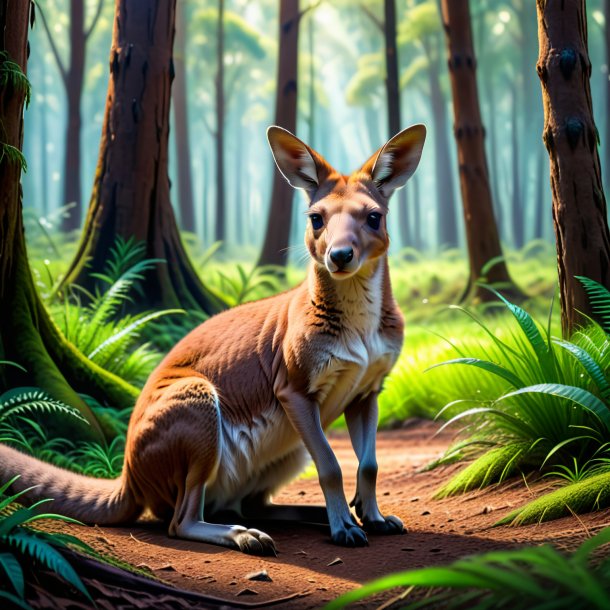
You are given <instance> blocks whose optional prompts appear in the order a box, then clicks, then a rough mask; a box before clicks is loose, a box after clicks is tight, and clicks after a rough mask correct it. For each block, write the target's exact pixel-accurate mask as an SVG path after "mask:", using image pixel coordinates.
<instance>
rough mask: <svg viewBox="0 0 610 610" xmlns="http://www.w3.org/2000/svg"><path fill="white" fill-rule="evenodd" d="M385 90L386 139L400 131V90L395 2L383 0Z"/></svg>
mask: <svg viewBox="0 0 610 610" xmlns="http://www.w3.org/2000/svg"><path fill="white" fill-rule="evenodd" d="M383 9H384V28H383V31H384V36H385V69H386V77H385V88H386V95H387V104H388V138H391V137H392V136H395V135H396V134H397V133H398V132H399V131H400V90H399V87H398V53H397V52H396V0H384V2H383Z"/></svg>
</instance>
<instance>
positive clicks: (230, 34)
mask: <svg viewBox="0 0 610 610" xmlns="http://www.w3.org/2000/svg"><path fill="white" fill-rule="evenodd" d="M192 23H193V26H194V27H195V28H196V31H197V34H196V35H195V36H194V42H195V43H196V44H199V45H201V46H203V47H204V48H207V50H208V52H209V54H212V55H213V53H214V52H215V48H216V47H215V45H216V36H217V30H218V10H217V9H215V8H206V9H202V10H200V11H198V12H197V13H196V14H195V16H194V18H193V22H192ZM223 28H224V36H225V47H226V49H227V51H228V52H229V53H240V52H241V53H246V54H248V55H250V56H251V57H253V58H255V59H262V58H263V57H264V56H265V46H264V44H263V39H262V36H261V34H260V33H259V32H258V31H257V30H256V29H254V28H253V27H252V26H251V25H250V24H249V23H248V22H247V21H246V20H245V19H244V18H243V17H242V16H241V15H238V14H237V13H235V12H233V11H224V19H223Z"/></svg>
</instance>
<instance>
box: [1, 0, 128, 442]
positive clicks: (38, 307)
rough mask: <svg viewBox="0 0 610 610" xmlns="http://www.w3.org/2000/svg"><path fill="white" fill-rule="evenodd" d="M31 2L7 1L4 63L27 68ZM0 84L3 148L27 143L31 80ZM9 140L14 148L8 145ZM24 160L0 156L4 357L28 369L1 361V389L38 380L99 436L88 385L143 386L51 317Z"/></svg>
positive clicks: (71, 429)
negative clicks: (85, 352)
mask: <svg viewBox="0 0 610 610" xmlns="http://www.w3.org/2000/svg"><path fill="white" fill-rule="evenodd" d="M31 7H32V3H30V2H25V1H23V0H21V1H19V2H17V1H12V2H3V3H0V32H1V33H2V36H0V45H1V46H0V52H1V53H2V55H0V69H1V68H2V67H3V66H2V65H1V64H3V63H6V62H7V61H12V62H15V63H16V64H17V65H18V66H19V67H20V69H21V71H22V73H23V75H25V72H26V67H27V55H28V51H27V49H28V23H29V19H30V11H31V10H33V8H31ZM18 82H19V84H18V86H10V87H2V88H0V124H1V125H2V127H3V129H2V140H3V141H2V142H0V146H1V147H2V149H3V152H4V153H6V151H7V150H12V151H20V150H21V148H22V144H23V108H24V102H25V99H26V92H27V89H28V87H29V84H28V85H27V86H25V85H24V82H23V80H21V79H20V80H19V81H18ZM7 147H10V148H7ZM21 169H22V165H21V163H20V162H19V161H18V160H16V159H15V158H14V156H13V155H7V154H3V155H2V157H1V159H0V319H1V320H2V324H1V325H0V360H9V361H12V362H15V363H17V364H19V365H21V366H22V367H23V368H24V369H25V370H24V371H21V370H18V369H16V368H14V367H10V368H8V367H7V365H3V366H0V391H5V390H7V389H9V388H11V387H17V386H35V387H39V388H41V389H42V390H44V391H45V392H47V393H48V394H49V395H51V396H52V397H53V398H56V399H58V400H61V401H63V402H65V403H66V404H69V405H72V406H73V407H75V408H77V409H78V410H79V411H80V412H81V414H82V415H83V416H84V417H85V418H86V419H87V421H88V422H89V423H90V424H91V425H90V426H84V425H82V424H81V423H80V422H78V420H76V419H74V418H62V420H61V428H62V433H63V434H64V435H65V436H68V437H69V436H70V435H72V434H75V435H76V434H77V435H78V437H79V438H96V437H97V438H98V439H99V435H100V434H101V429H100V427H99V424H98V423H97V420H96V418H95V416H94V415H93V413H92V412H91V410H90V409H89V407H88V406H87V404H86V403H85V402H84V401H83V400H82V398H80V396H79V395H78V394H77V392H78V391H80V392H84V393H87V394H89V395H91V396H93V397H95V398H96V399H97V400H99V401H100V402H101V403H106V402H107V403H109V404H111V405H112V406H115V407H120V408H126V407H130V406H132V405H133V403H134V401H135V398H136V397H137V391H136V390H135V388H132V387H131V386H130V385H128V384H127V383H125V382H124V381H123V380H121V379H119V378H118V377H115V376H114V375H111V374H110V373H107V372H106V371H104V370H103V369H101V368H100V367H98V366H97V365H95V364H93V363H92V362H90V361H89V360H87V359H86V358H84V356H82V355H81V354H80V353H79V352H77V350H76V349H75V348H74V347H73V346H72V345H71V344H70V343H68V342H67V341H66V340H65V338H64V337H63V336H62V335H61V333H60V332H59V329H58V328H57V326H56V325H55V324H54V323H53V322H52V321H51V319H50V318H49V316H48V314H47V312H46V310H45V308H44V305H43V304H42V301H41V300H40V297H39V296H38V293H37V292H36V288H35V286H34V281H33V278H32V274H31V271H30V267H29V265H28V261H27V252H26V245H25V238H24V228H23V216H22V192H21V185H20V176H21Z"/></svg>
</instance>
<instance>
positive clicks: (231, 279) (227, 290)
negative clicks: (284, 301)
mask: <svg viewBox="0 0 610 610" xmlns="http://www.w3.org/2000/svg"><path fill="white" fill-rule="evenodd" d="M235 271H236V274H235V273H234V274H232V275H229V273H227V272H224V271H218V275H219V277H220V292H221V294H222V296H223V297H224V299H225V301H227V302H228V303H229V304H230V305H231V306H235V305H241V304H242V303H245V302H246V301H247V300H250V299H251V298H252V297H253V296H255V295H256V296H257V297H258V298H260V297H261V296H265V293H266V294H267V295H269V294H274V293H276V292H279V291H280V289H281V286H282V284H281V280H280V277H281V273H283V270H282V269H280V268H278V267H274V266H273V265H265V266H262V267H257V266H252V268H251V269H250V271H246V269H245V268H244V266H243V265H240V264H238V265H236V266H235Z"/></svg>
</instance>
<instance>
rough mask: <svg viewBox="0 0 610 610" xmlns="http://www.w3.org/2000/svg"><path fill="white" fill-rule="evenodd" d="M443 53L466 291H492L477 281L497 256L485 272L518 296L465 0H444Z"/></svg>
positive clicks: (478, 295) (482, 297)
mask: <svg viewBox="0 0 610 610" xmlns="http://www.w3.org/2000/svg"><path fill="white" fill-rule="evenodd" d="M441 4H442V16H443V25H444V28H445V34H446V40H447V57H448V62H447V63H448V67H449V76H450V80H451V90H452V93H453V113H454V131H455V138H456V143H457V153H458V164H459V168H460V187H461V192H462V205H463V207H464V225H465V228H466V240H467V244H468V258H469V262H470V277H469V284H468V289H467V291H466V292H465V295H468V296H472V297H473V298H474V299H475V300H477V301H490V300H493V298H494V295H493V294H492V293H490V292H489V291H488V290H485V289H483V288H481V287H480V286H478V285H477V281H478V280H479V279H480V278H481V275H482V270H483V268H484V266H485V265H486V264H487V263H488V262H489V261H491V260H492V259H496V258H497V260H498V262H496V264H495V265H493V267H492V268H491V269H489V270H488V272H487V273H486V274H485V279H486V281H487V283H489V284H496V285H498V287H499V288H500V289H501V290H502V292H503V293H504V294H506V295H507V296H508V297H509V298H512V299H515V298H519V297H522V295H521V293H520V291H519V290H518V289H517V288H516V286H515V285H514V283H513V281H512V280H511V278H510V275H509V273H508V269H507V267H506V263H505V262H504V260H502V259H501V258H498V257H502V256H503V254H502V247H501V245H500V239H499V236H498V227H497V226H496V221H495V218H494V214H493V205H492V200H491V189H490V186H489V172H488V169H487V158H486V155H485V146H484V135H485V133H484V128H483V125H482V123H481V110H480V107H479V96H478V90H477V81H476V74H475V71H476V58H475V55H474V49H473V45H472V31H471V22H470V7H469V4H468V0H442V3H441Z"/></svg>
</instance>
